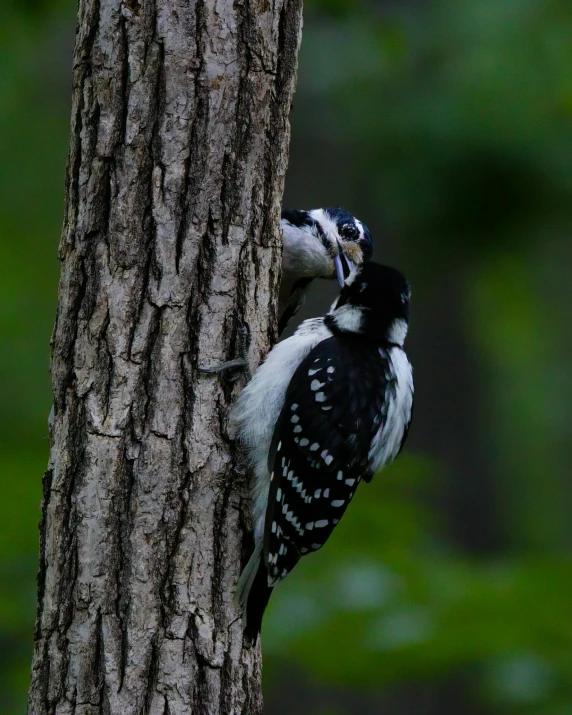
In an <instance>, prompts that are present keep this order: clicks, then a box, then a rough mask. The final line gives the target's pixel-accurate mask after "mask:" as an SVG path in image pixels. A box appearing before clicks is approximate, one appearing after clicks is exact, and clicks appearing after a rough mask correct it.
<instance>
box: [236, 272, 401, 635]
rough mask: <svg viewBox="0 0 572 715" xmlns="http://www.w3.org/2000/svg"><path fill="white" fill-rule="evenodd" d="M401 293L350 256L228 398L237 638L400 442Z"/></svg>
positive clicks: (253, 625)
mask: <svg viewBox="0 0 572 715" xmlns="http://www.w3.org/2000/svg"><path fill="white" fill-rule="evenodd" d="M409 296H410V291H409V284H408V282H407V281H406V279H405V278H404V276H403V275H402V274H401V273H399V271H397V270H395V269H394V268H390V267H388V266H382V265H379V264H377V263H373V262H371V263H366V264H364V265H363V266H361V267H357V268H356V269H355V270H354V271H353V272H352V274H351V275H350V277H349V278H348V279H347V280H346V282H345V286H344V288H343V289H342V291H341V293H340V295H339V297H338V299H337V300H336V301H335V302H334V303H333V305H332V307H331V309H330V311H329V312H328V314H327V315H326V316H325V317H322V318H313V319H310V320H306V321H304V322H303V323H302V324H301V325H300V327H299V328H298V330H297V331H296V333H295V334H294V335H293V336H292V337H290V338H288V339H286V340H283V341H282V342H280V343H278V344H277V345H276V346H275V347H274V348H273V349H272V350H271V351H270V353H269V354H268V356H267V358H266V360H265V362H264V363H263V364H262V365H261V366H260V368H259V369H258V370H257V372H256V373H255V375H254V377H253V378H252V380H251V381H250V382H249V383H248V384H247V385H246V387H245V388H244V390H243V391H242V392H241V394H240V395H239V397H238V399H237V402H236V404H235V406H234V407H233V410H232V413H231V430H232V431H233V432H234V434H235V436H236V438H237V439H238V440H240V442H242V444H243V445H244V446H245V448H246V451H247V453H248V457H249V460H250V463H251V466H252V468H253V471H254V477H255V484H254V487H253V507H252V509H253V513H252V516H253V526H254V544H255V548H254V552H253V554H252V556H251V558H250V561H249V562H248V564H247V566H246V568H245V569H244V571H243V573H242V575H241V577H240V579H239V582H238V584H237V591H236V599H237V603H238V604H239V605H240V606H241V607H242V609H243V618H244V623H245V635H246V637H247V638H248V639H249V640H255V639H256V637H257V635H258V633H259V631H260V627H261V623H262V615H263V612H264V609H265V608H266V605H267V603H268V599H269V598H270V594H271V592H272V589H273V587H274V586H275V585H276V583H277V582H278V581H280V580H281V579H283V578H284V577H285V576H287V575H288V573H289V572H290V571H291V570H292V569H293V568H294V566H295V565H296V563H297V562H298V560H299V559H300V557H301V556H303V555H304V554H307V553H310V552H312V551H317V550H318V549H319V548H321V547H322V546H323V545H324V543H325V542H326V540H327V539H328V537H329V536H330V534H331V533H332V531H333V529H334V527H335V526H336V524H337V523H338V522H339V521H340V519H341V517H342V515H343V514H344V512H345V510H346V508H347V506H348V504H349V503H350V501H351V499H352V497H353V496H354V493H355V490H356V489H357V487H358V485H359V483H360V482H361V481H365V482H369V481H370V480H371V478H372V476H373V474H374V473H375V472H376V471H378V470H379V469H381V468H382V467H384V466H385V465H387V464H389V463H390V462H392V461H393V460H394V459H395V458H396V457H397V455H398V454H399V452H400V451H401V448H402V447H403V444H404V442H405V438H406V436H407V432H408V429H409V423H410V420H411V410H412V406H413V377H412V370H411V365H410V364H409V361H408V359H407V356H406V354H405V352H404V350H403V342H404V340H405V336H406V334H407V325H408V316H409Z"/></svg>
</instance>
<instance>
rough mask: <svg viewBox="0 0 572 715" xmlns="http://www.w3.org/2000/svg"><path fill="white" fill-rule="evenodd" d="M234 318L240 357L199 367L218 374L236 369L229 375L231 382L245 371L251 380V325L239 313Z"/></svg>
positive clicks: (205, 371) (211, 373) (247, 377)
mask: <svg viewBox="0 0 572 715" xmlns="http://www.w3.org/2000/svg"><path fill="white" fill-rule="evenodd" d="M234 319H235V321H236V323H237V331H236V342H237V352H238V356H239V357H237V358H235V359H234V360H227V361H226V362H223V363H220V364H219V365H213V366H212V367H199V372H203V373H207V374H210V375H216V374H218V373H223V372H228V371H231V370H234V371H235V372H234V373H233V374H231V375H229V376H228V377H227V380H228V381H229V382H236V380H238V378H239V377H240V375H241V373H244V374H245V375H246V379H247V381H250V378H251V377H252V373H251V372H250V364H249V359H248V357H249V352H250V343H251V334H250V327H249V325H248V323H247V322H246V321H244V320H242V319H241V318H239V317H238V316H237V315H235V316H234Z"/></svg>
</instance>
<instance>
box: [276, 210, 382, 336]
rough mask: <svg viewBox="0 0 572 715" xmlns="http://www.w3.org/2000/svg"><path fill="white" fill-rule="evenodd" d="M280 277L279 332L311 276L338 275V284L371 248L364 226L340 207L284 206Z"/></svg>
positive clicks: (301, 295) (296, 306) (365, 257)
mask: <svg viewBox="0 0 572 715" xmlns="http://www.w3.org/2000/svg"><path fill="white" fill-rule="evenodd" d="M282 235H283V237H284V251H283V254H282V280H281V283H280V295H279V309H278V310H279V318H278V332H279V334H280V333H282V332H283V331H284V328H285V327H286V325H287V324H288V322H289V321H290V319H291V318H292V316H293V315H294V314H295V313H296V312H297V311H298V309H299V308H300V306H301V305H302V303H303V302H304V298H305V295H306V291H307V290H308V286H309V285H310V283H311V282H312V280H313V279H314V278H337V279H338V281H339V283H340V286H343V285H344V280H345V278H347V276H348V275H349V274H350V272H351V270H352V268H354V267H355V266H359V265H361V264H362V263H363V262H365V261H369V260H370V258H371V254H372V251H373V245H372V241H371V236H370V233H369V230H368V228H367V226H365V225H364V224H363V223H362V222H361V221H359V220H358V219H357V218H355V217H354V216H352V215H351V214H349V213H347V212H346V211H343V210H342V209H340V208H323V209H313V210H312V211H300V210H297V209H283V211H282Z"/></svg>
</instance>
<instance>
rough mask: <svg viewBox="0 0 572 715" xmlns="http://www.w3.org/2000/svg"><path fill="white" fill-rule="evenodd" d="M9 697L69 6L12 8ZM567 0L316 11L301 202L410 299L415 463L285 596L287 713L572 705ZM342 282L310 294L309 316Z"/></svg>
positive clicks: (20, 620) (301, 115)
mask: <svg viewBox="0 0 572 715" xmlns="http://www.w3.org/2000/svg"><path fill="white" fill-rule="evenodd" d="M1 13H2V23H0V275H1V279H0V295H1V298H0V335H1V341H2V342H1V349H0V489H1V494H2V497H1V498H0V712H1V713H2V714H3V715H4V714H5V715H12V714H14V715H15V714H16V713H18V714H19V713H24V712H25V699H26V689H27V684H28V677H29V676H28V674H29V663H30V655H31V644H32V627H33V620H34V609H35V573H36V561H37V546H38V544H37V540H38V539H37V521H38V518H39V511H38V505H39V501H40V480H41V475H42V473H43V470H44V468H45V464H46V461H47V450H48V442H47V427H46V419H47V415H48V412H49V408H50V387H49V375H48V359H49V345H48V342H49V336H50V331H51V327H52V323H53V318H54V314H55V302H56V292H57V278H58V268H59V266H58V263H57V260H56V250H57V244H58V239H59V231H60V227H61V221H62V216H63V185H64V167H65V158H66V153H67V143H68V130H69V101H70V72H71V50H72V45H73V35H74V23H75V7H74V6H73V4H72V3H70V2H67V1H66V2H64V1H63V0H26V1H23V0H19V2H17V1H16V0H2V9H1ZM571 38H572V7H571V6H570V5H569V4H568V3H562V2H560V1H557V0H534V1H533V0H441V1H440V2H435V1H434V2H427V0H426V1H425V2H422V1H421V0H393V1H389V0H385V1H381V0H378V1H377V2H376V1H374V0H371V1H366V0H307V2H306V10H305V26H304V40H303V46H302V52H301V62H300V75H299V84H298V91H297V94H296V98H295V102H294V110H293V112H292V115H291V118H292V149H291V161H290V169H289V173H288V177H287V188H286V197H285V203H286V204H287V205H289V206H294V207H300V208H314V207H317V206H323V205H342V206H343V207H344V208H346V209H347V210H349V211H351V212H352V213H354V214H356V215H357V216H358V217H360V218H361V219H362V220H363V221H364V222H365V223H367V224H368V225H369V227H370V229H371V231H372V234H373V236H374V241H375V244H376V257H377V259H378V260H379V259H381V260H384V261H387V262H389V263H393V264H395V265H397V266H399V267H400V268H401V269H402V270H403V271H404V272H405V273H406V274H407V275H408V277H409V278H410V280H411V282H412V287H413V298H412V324H411V332H410V338H409V340H408V346H409V353H410V357H411V360H412V362H413V364H414V366H415V370H416V371H415V378H416V399H417V403H416V412H415V420H414V424H413V428H412V431H411V436H410V439H409V442H408V445H407V448H406V451H405V453H404V454H403V455H402V456H401V457H400V459H399V460H398V462H397V463H396V464H395V465H394V466H393V467H392V468H391V469H388V470H387V471H386V472H384V473H383V474H381V475H379V476H378V477H377V478H376V479H375V480H374V481H373V483H372V484H370V485H364V486H363V487H362V488H361V489H360V491H359V492H358V494H357V496H356V498H355V500H354V502H353V504H352V508H351V509H350V510H349V511H348V513H347V515H346V517H345V519H344V520H343V522H342V523H341V524H340V526H339V527H338V530H337V532H336V533H335V534H334V536H333V537H332V539H331V540H330V542H329V543H328V546H327V548H325V549H323V550H321V551H320V552H318V553H317V554H316V555H314V556H312V557H311V558H308V559H305V560H304V561H303V562H302V563H301V564H300V566H299V567H298V568H297V569H296V571H295V572H294V573H293V574H292V575H291V576H290V577H289V578H288V579H287V580H286V581H285V582H284V583H283V584H281V586H280V588H279V589H277V590H276V593H275V596H274V598H273V603H272V604H271V608H270V611H269V613H268V617H267V619H266V623H265V629H264V650H265V692H266V704H267V712H268V713H269V715H294V713H296V714H298V715H306V714H308V715H350V714H351V715H369V714H373V713H381V714H383V715H442V714H449V713H451V714H456V713H469V714H470V713H475V714H478V715H488V714H491V715H496V714H500V713H503V714H508V715H512V714H513V713H514V714H515V715H520V714H522V715H567V714H569V713H572V561H571V559H570V553H571V547H572V520H571V519H570V514H571V513H572V480H571V478H570V472H571V469H570V464H571V462H572V441H571V439H570V422H571V418H572V415H571V408H570V405H571V404H572V371H571V370H570V358H571V354H572V330H571V326H572V321H571V318H572V315H571V313H572V311H571V308H570V306H571V304H572V241H571V239H570V232H571V228H572V210H571V206H572V41H571ZM333 291H335V289H334V287H333V286H330V285H325V284H322V285H320V286H316V289H315V290H314V292H313V295H312V297H311V300H310V301H309V304H308V308H307V310H306V314H311V313H315V312H316V311H319V310H322V308H323V307H324V306H325V305H327V303H328V301H329V300H330V298H331V297H332V294H333V293H332V292H333Z"/></svg>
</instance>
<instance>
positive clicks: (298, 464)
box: [264, 336, 395, 582]
mask: <svg viewBox="0 0 572 715" xmlns="http://www.w3.org/2000/svg"><path fill="white" fill-rule="evenodd" d="M392 391H393V394H395V378H394V375H393V371H392V370H391V366H390V364H389V362H388V360H387V359H384V358H383V357H382V355H381V354H380V352H379V350H378V348H377V347H376V346H375V345H372V344H371V343H367V342H365V341H361V340H356V338H355V336H352V337H351V338H349V339H348V338H345V337H343V336H334V337H331V338H328V339H327V340H324V341H322V342H320V343H319V344H318V345H317V346H316V347H315V348H314V349H313V350H312V351H311V352H310V354H309V355H308V356H307V357H306V359H305V360H304V361H303V362H302V363H301V364H300V366H299V367H298V368H297V370H296V372H295V373H294V376H293V377H292V380H291V381H290V385H289V387H288V390H287V392H286V398H285V403H284V407H283V409H282V412H281V414H280V418H279V419H278V422H277V424H276V428H275V430H274V436H273V441H272V449H271V450H270V457H269V463H268V468H269V473H270V474H271V483H270V490H269V495H268V507H267V510H266V522H265V536H264V559H265V562H266V565H267V567H268V573H269V577H270V578H269V580H270V582H274V581H276V580H278V579H281V578H283V577H284V576H286V574H287V573H288V572H289V571H291V569H292V568H293V567H294V565H295V564H296V563H297V561H298V560H299V558H300V556H301V555H302V554H305V553H307V552H309V551H315V550H317V549H319V548H320V547H321V546H323V544H324V543H325V542H326V540H327V539H328V537H329V536H330V534H331V533H332V531H333V529H334V527H335V526H336V524H337V523H338V522H339V520H340V519H341V517H342V515H343V513H344V511H345V510H346V508H347V505H348V504H349V502H350V500H351V499H352V497H353V495H354V492H355V490H356V488H357V485H358V484H359V482H360V480H361V479H368V480H369V479H370V478H371V472H370V469H369V459H368V454H369V450H370V447H371V442H372V439H373V437H374V435H375V433H376V432H377V430H378V429H379V428H380V426H381V425H383V424H384V422H385V419H386V415H387V404H388V398H391V396H392Z"/></svg>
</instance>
